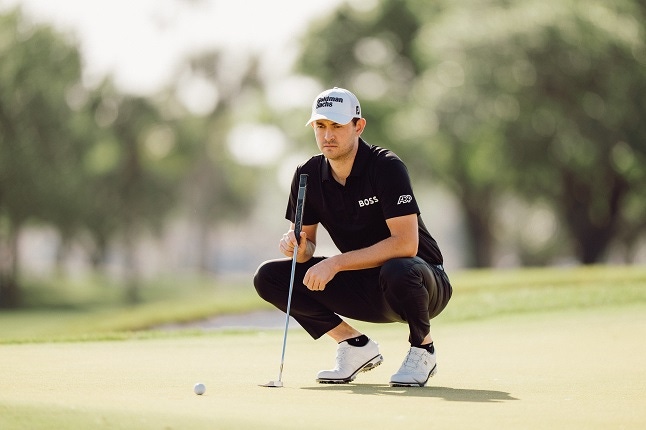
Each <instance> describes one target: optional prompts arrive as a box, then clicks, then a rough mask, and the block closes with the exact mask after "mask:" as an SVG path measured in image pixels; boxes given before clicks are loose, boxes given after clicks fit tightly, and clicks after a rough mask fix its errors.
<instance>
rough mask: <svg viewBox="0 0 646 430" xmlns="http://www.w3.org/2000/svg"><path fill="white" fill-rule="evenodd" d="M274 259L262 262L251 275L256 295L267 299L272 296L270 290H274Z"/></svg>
mask: <svg viewBox="0 0 646 430" xmlns="http://www.w3.org/2000/svg"><path fill="white" fill-rule="evenodd" d="M276 266H277V265H276V261H265V262H264V263H262V264H261V265H260V266H259V267H258V269H257V270H256V273H255V274H254V275H253V285H254V287H255V288H256V292H257V293H258V295H259V296H260V297H261V298H262V299H264V300H267V301H270V300H269V298H271V297H272V296H273V294H271V291H272V290H274V286H273V283H274V282H273V281H272V280H273V279H276V269H277V267H276Z"/></svg>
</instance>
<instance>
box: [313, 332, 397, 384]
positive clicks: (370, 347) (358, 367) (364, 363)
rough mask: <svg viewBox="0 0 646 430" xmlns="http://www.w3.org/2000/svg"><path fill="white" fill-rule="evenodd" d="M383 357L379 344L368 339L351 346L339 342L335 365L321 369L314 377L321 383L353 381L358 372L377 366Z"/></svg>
mask: <svg viewBox="0 0 646 430" xmlns="http://www.w3.org/2000/svg"><path fill="white" fill-rule="evenodd" d="M382 361H384V358H383V357H382V356H381V354H380V353H379V345H377V344H376V343H375V342H373V341H372V340H369V341H368V343H367V344H366V345H365V346H351V345H349V344H348V342H345V341H344V342H341V343H339V346H338V347H337V350H336V367H335V368H334V369H331V370H321V371H320V372H319V373H318V376H317V378H316V381H317V382H320V383H322V384H347V383H348V382H352V381H354V378H356V377H357V374H358V373H359V372H367V371H368V370H372V369H374V368H375V367H377V366H379V365H380V364H381V362H382Z"/></svg>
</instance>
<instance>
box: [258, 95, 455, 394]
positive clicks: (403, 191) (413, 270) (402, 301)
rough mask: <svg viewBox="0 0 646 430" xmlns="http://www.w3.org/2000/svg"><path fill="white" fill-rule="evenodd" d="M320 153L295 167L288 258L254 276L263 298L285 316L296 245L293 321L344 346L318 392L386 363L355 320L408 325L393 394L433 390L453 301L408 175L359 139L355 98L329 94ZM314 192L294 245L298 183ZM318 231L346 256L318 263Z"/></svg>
mask: <svg viewBox="0 0 646 430" xmlns="http://www.w3.org/2000/svg"><path fill="white" fill-rule="evenodd" d="M307 125H310V126H311V127H312V129H313V130H314V137H315V138H316V144H317V145H318V149H319V150H320V151H321V153H320V154H319V155H315V156H313V157H312V158H310V159H309V160H307V161H306V162H305V163H303V164H301V165H300V166H298V167H297V169H296V172H295V174H294V179H293V181H292V185H291V194H290V196H289V202H288V205H287V211H286V214H285V217H286V218H287V220H289V221H291V227H290V229H289V231H288V232H287V233H285V234H284V235H283V236H282V238H281V239H280V242H279V248H280V252H281V253H282V254H283V255H285V257H287V258H282V259H278V260H270V261H266V262H264V263H263V264H261V266H260V267H259V268H258V270H257V272H256V274H255V276H254V285H255V287H256V291H257V292H258V294H259V295H260V297H261V298H263V299H264V300H266V301H268V302H269V303H272V304H273V305H274V306H276V307H277V308H278V309H281V310H282V311H283V312H285V310H286V308H287V300H288V290H289V279H290V274H291V259H292V257H293V251H294V248H295V245H297V242H296V241H297V240H298V241H299V242H298V245H299V246H298V253H297V256H296V261H297V263H298V264H296V270H295V278H294V287H293V293H292V302H291V311H290V314H291V316H292V317H294V319H296V321H298V323H299V324H300V325H301V326H302V327H303V328H304V329H305V330H306V331H307V332H308V333H309V334H310V335H311V336H312V337H313V338H314V339H318V338H320V337H321V336H323V335H328V336H329V337H331V338H332V339H333V340H334V341H336V342H337V344H338V346H337V353H336V366H335V367H334V368H333V369H331V370H322V371H320V372H319V373H318V377H317V381H318V382H321V383H348V382H350V381H353V380H354V379H355V378H356V376H357V374H358V373H360V372H364V371H367V370H370V369H372V368H374V367H375V366H378V365H379V364H381V362H382V361H383V357H382V355H381V354H380V352H379V346H378V344H377V343H375V342H374V341H373V340H371V339H370V338H368V337H367V336H366V335H365V334H363V333H360V332H359V331H357V330H356V329H355V328H354V327H352V326H351V325H350V324H349V323H348V322H347V321H345V320H344V319H342V317H346V318H348V319H354V320H360V321H367V322H373V323H391V322H400V323H406V324H408V329H409V330H408V331H409V335H408V341H409V343H410V350H409V352H408V354H407V355H406V357H405V358H404V361H403V363H402V365H401V367H400V368H399V370H398V371H397V372H396V373H395V374H394V375H392V377H391V378H390V384H391V385H393V386H420V387H423V386H424V385H426V382H427V381H428V379H429V377H431V376H432V375H434V374H435V372H436V370H437V364H436V352H435V347H434V345H433V339H432V337H431V331H430V320H431V318H433V317H435V316H437V315H438V314H439V313H440V312H441V311H442V310H443V309H444V308H445V306H446V305H447V303H448V301H449V299H450V298H451V293H452V288H451V285H450V283H449V279H448V277H447V275H446V274H445V272H444V268H443V266H442V264H443V258H442V254H441V252H440V250H439V248H438V245H437V243H436V241H435V240H434V239H433V237H431V235H430V234H429V232H428V230H427V228H426V226H425V225H424V223H423V222H422V218H421V217H420V211H419V207H418V205H417V202H416V200H415V195H414V194H413V188H412V186H411V183H410V179H409V176H408V172H407V169H406V167H405V165H404V163H403V162H402V161H401V160H400V159H399V158H398V157H397V155H395V154H394V153H393V152H391V151H389V150H387V149H384V148H380V147H378V146H374V145H370V144H368V143H367V142H366V141H364V140H363V139H362V138H361V134H362V132H363V130H364V129H365V127H366V120H365V118H362V115H361V106H360V105H359V100H358V99H357V97H356V96H355V95H354V94H352V93H351V92H350V91H348V90H346V89H343V88H337V87H335V88H333V89H330V90H327V91H324V92H322V93H321V94H319V95H318V97H316V99H315V100H314V103H313V105H312V115H311V117H310V120H309V121H308V122H307ZM301 174H307V175H309V179H308V188H307V196H306V199H305V206H304V209H303V227H302V232H301V234H300V237H298V238H297V237H295V235H294V220H295V212H296V200H297V192H298V185H299V175H301ZM319 225H321V226H323V227H324V228H325V230H327V232H328V233H329V235H330V237H331V238H332V240H333V241H334V243H335V245H336V246H337V248H338V249H339V251H340V253H339V254H336V255H332V256H329V257H322V256H314V253H315V249H316V240H317V232H318V227H319Z"/></svg>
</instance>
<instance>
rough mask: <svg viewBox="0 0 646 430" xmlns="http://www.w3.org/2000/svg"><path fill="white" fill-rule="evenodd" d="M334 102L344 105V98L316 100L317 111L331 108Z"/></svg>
mask: <svg viewBox="0 0 646 430" xmlns="http://www.w3.org/2000/svg"><path fill="white" fill-rule="evenodd" d="M334 102H338V103H343V98H341V97H331V96H326V97H319V99H318V100H316V109H320V108H324V107H329V108H331V107H332V104H333V103H334Z"/></svg>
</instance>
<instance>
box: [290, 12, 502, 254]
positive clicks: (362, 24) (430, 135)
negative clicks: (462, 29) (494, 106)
mask: <svg viewBox="0 0 646 430" xmlns="http://www.w3.org/2000/svg"><path fill="white" fill-rule="evenodd" d="M416 3H419V5H417V6H418V7H420V8H423V9H424V13H423V14H420V13H417V12H416V10H415V8H414V6H416ZM446 6H447V5H445V4H444V3H443V2H433V3H431V4H429V3H428V2H414V1H403V0H379V1H377V2H375V3H374V7H372V8H370V9H366V8H360V7H359V6H357V5H354V4H351V3H347V4H345V5H343V6H342V7H341V8H340V9H339V10H338V11H336V12H334V13H333V14H332V15H331V16H330V17H328V18H326V19H324V20H321V21H320V22H319V23H318V24H317V25H315V26H313V27H312V29H311V30H310V31H309V32H308V34H307V35H306V37H305V39H304V43H303V47H302V53H301V57H300V59H299V69H300V70H301V71H302V72H304V73H306V74H309V75H312V76H315V77H317V78H319V79H320V80H322V81H324V82H326V85H325V86H326V87H329V86H345V87H347V88H350V89H352V90H353V91H354V92H355V93H356V94H357V96H358V97H359V99H360V100H361V103H362V107H363V113H364V115H365V117H366V118H367V120H368V127H367V128H366V132H365V134H364V137H365V138H366V140H368V141H369V142H371V143H374V144H377V145H380V146H385V147H388V148H390V149H393V150H394V151H395V152H397V153H398V154H399V155H400V156H402V158H404V160H405V161H406V163H407V164H408V165H409V167H410V168H411V170H412V171H413V172H412V173H413V174H415V173H417V174H419V176H422V177H426V178H427V179H429V180H430V178H431V177H430V176H429V174H430V175H432V178H435V179H437V180H439V181H441V182H442V183H443V184H445V185H446V186H448V187H449V188H450V189H451V191H452V192H453V193H455V195H456V196H457V197H458V199H459V202H460V204H461V206H462V209H463V213H464V216H465V224H466V226H467V230H468V238H469V239H470V242H471V249H470V250H468V251H467V254H468V255H467V260H468V264H469V265H472V266H488V265H490V264H491V256H492V246H493V242H494V241H493V236H492V230H491V224H492V222H493V210H494V208H495V204H494V197H495V192H496V190H497V188H498V187H499V185H500V184H501V183H503V182H504V178H502V177H501V176H499V175H498V174H497V173H498V171H497V169H496V167H495V166H491V165H489V166H487V165H483V163H481V162H480V161H481V160H483V159H488V157H489V156H490V155H491V153H492V152H494V151H495V149H494V148H492V147H491V145H494V142H490V143H491V145H484V144H480V142H478V144H477V145H475V144H467V143H462V144H455V142H452V141H451V140H452V138H451V137H450V136H447V135H434V134H436V132H437V126H438V122H439V121H440V118H439V115H440V114H441V112H442V111H440V110H439V109H438V112H437V113H435V112H434V111H432V110H431V109H430V105H431V104H432V103H433V102H434V101H435V100H431V99H432V98H433V97H436V94H433V93H431V92H430V89H429V88H426V87H425V83H428V81H429V77H431V76H432V75H433V73H434V71H433V70H430V68H431V67H434V65H433V64H429V61H428V58H426V57H424V56H420V55H419V48H418V47H416V46H417V44H418V43H419V40H418V39H419V37H420V36H419V30H420V28H421V27H422V25H424V24H425V23H426V22H427V20H428V22H429V25H430V23H432V22H433V21H434V20H436V19H438V17H439V16H442V15H441V14H443V13H444V12H443V9H444V8H445V7H446ZM456 7H457V6H456ZM422 17H424V18H423V19H422ZM445 36H446V37H451V36H450V35H445ZM445 75H446V76H447V79H451V78H453V79H455V78H456V77H455V76H454V75H453V71H452V70H446V71H445ZM441 107H442V109H444V111H446V116H447V117H448V118H450V119H451V120H452V122H453V123H454V124H455V127H456V130H457V132H460V131H464V132H466V130H462V129H461V128H460V125H459V124H460V122H464V120H465V118H466V117H467V116H468V114H466V113H465V114H464V115H455V111H456V110H457V107H458V106H456V103H455V102H453V103H449V104H445V105H442V106H441ZM472 133H473V134H474V135H477V134H481V135H487V134H491V130H490V126H487V125H485V124H483V125H482V126H481V127H479V129H478V130H473V131H472ZM487 137H488V136H487ZM488 138H489V137H488ZM489 140H491V138H489ZM474 146H475V149H476V150H475V151H474ZM429 167H430V169H429Z"/></svg>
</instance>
